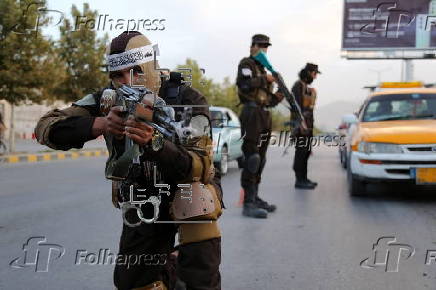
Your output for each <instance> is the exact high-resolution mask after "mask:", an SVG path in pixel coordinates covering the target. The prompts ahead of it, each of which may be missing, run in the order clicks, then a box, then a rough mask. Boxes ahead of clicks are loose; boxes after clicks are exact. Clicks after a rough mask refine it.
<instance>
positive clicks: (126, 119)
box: [35, 31, 222, 290]
mask: <svg viewBox="0 0 436 290" xmlns="http://www.w3.org/2000/svg"><path fill="white" fill-rule="evenodd" d="M107 53H108V55H107V64H108V69H109V78H110V81H111V82H110V84H109V86H108V87H107V88H104V89H102V90H100V91H98V92H96V93H94V94H89V95H87V96H85V97H83V98H82V99H80V100H78V101H76V102H74V103H73V105H72V106H71V107H69V108H66V109H64V110H58V109H55V110H52V111H50V112H48V113H47V114H45V115H44V116H43V117H42V118H41V119H40V120H39V122H38V124H37V127H36V129H35V133H36V136H37V139H38V142H39V143H41V144H44V145H47V146H49V147H50V148H53V149H56V150H59V149H60V150H69V149H71V148H82V147H83V145H84V143H85V142H87V141H89V140H92V139H95V138H97V137H98V136H100V135H104V137H105V141H106V146H107V148H108V151H109V159H108V160H107V162H106V172H105V173H106V177H107V178H109V179H112V181H113V184H112V202H113V203H114V206H115V207H117V208H120V207H121V208H122V210H123V213H122V214H123V221H124V224H123V230H122V234H121V238H120V245H119V254H118V255H117V257H121V258H117V260H116V265H115V270H114V284H115V286H116V287H117V289H118V290H131V289H134V290H147V289H155V290H157V289H159V290H165V289H174V287H175V284H176V285H177V289H194V290H195V289H201V290H204V289H210V290H219V289H221V280H220V272H219V265H220V261H221V233H220V230H219V228H218V224H217V219H218V217H219V216H220V214H221V200H222V198H221V197H222V195H221V188H220V182H219V175H217V174H215V175H214V170H213V165H212V160H213V156H212V152H211V150H212V149H211V147H212V146H211V144H212V140H211V133H210V121H209V110H208V107H207V102H206V99H205V98H204V96H202V95H201V94H200V93H199V92H198V91H197V90H195V89H192V88H190V87H187V86H185V85H183V84H182V83H181V81H180V76H177V75H174V74H172V75H171V77H170V79H169V80H168V81H165V82H164V83H163V84H162V86H161V85H160V82H161V80H160V74H159V71H158V70H157V68H158V67H157V63H155V60H156V59H155V50H154V48H153V46H152V45H151V43H150V41H149V40H148V39H147V38H146V37H145V36H144V35H142V34H141V33H139V32H136V31H129V32H123V33H122V34H120V35H119V36H117V37H116V38H114V39H113V40H112V42H111V44H110V45H109V47H108V50H107ZM132 84H133V85H136V86H138V85H139V86H141V88H140V89H135V87H133V86H132ZM158 92H159V96H160V98H159V97H157V96H156V95H157V93H158ZM147 96H148V97H151V98H148V99H147V98H146V97H147ZM158 101H159V102H158ZM119 104H121V106H119ZM167 105H173V106H174V108H176V109H175V111H176V112H174V111H172V110H173V108H172V107H168V106H167ZM181 106H191V108H193V109H192V112H190V114H189V115H190V116H189V118H188V119H186V118H185V119H184V120H182V116H181V114H178V113H183V112H180V111H179V112H177V111H178V110H182V109H183V108H180V107H181ZM192 106H194V107H192ZM126 108H127V110H126ZM169 111H170V112H169ZM168 112H169V113H168ZM167 113H168V114H167ZM191 114H192V118H191ZM182 115H183V114H182ZM185 116H186V115H185ZM187 120H188V121H187ZM189 120H190V121H189ZM173 129H176V130H173ZM176 133H177V134H176ZM188 133H189V134H188ZM168 136H171V137H174V138H167V137H168ZM181 188H183V189H181ZM146 203H149V205H150V204H152V205H153V206H148V207H147V206H146ZM150 217H152V218H150ZM109 228H111V227H109ZM177 230H178V231H179V247H178V257H177V268H176V269H177V270H176V272H177V279H176V281H174V280H175V279H170V275H169V274H168V273H169V272H168V271H167V268H166V266H165V264H166V263H167V261H168V260H169V259H168V258H169V256H170V253H171V252H173V251H174V242H175V234H176V232H177ZM141 257H142V258H141ZM147 257H148V258H147ZM126 258H128V262H127V261H126V260H127V259H126ZM133 258H134V260H133ZM131 260H132V261H134V263H133V264H130V262H131ZM167 287H168V288H167Z"/></svg>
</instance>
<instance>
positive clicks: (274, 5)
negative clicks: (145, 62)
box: [47, 0, 436, 106]
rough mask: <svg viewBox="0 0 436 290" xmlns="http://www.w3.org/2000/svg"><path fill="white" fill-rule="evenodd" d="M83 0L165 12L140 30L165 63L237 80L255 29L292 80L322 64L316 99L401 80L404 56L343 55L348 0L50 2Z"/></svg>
mask: <svg viewBox="0 0 436 290" xmlns="http://www.w3.org/2000/svg"><path fill="white" fill-rule="evenodd" d="M84 2H88V3H89V4H90V7H91V9H94V10H98V12H99V14H102V15H105V14H108V15H109V16H108V18H112V19H115V20H116V19H125V20H126V22H127V20H128V19H135V20H138V19H165V20H164V21H163V25H164V27H165V29H164V30H161V31H159V30H158V31H146V30H145V29H142V30H139V31H140V32H142V33H143V34H145V35H146V36H147V37H148V38H149V39H150V40H151V41H152V42H153V43H157V44H158V45H159V50H160V57H159V63H160V65H161V67H166V68H175V67H176V66H177V65H178V64H183V63H184V62H185V59H186V58H188V57H189V58H193V59H195V60H196V61H197V62H198V63H199V65H200V67H202V68H204V69H205V70H206V73H205V76H206V77H208V78H212V79H214V80H215V81H222V80H223V78H224V77H229V78H230V79H231V80H235V78H236V71H237V65H238V63H239V61H240V60H241V59H242V58H243V57H245V56H248V55H249V46H250V43H251V36H252V35H253V34H256V33H262V34H266V35H268V36H269V37H270V40H271V43H272V46H271V47H270V48H269V50H268V57H269V59H270V61H271V63H272V64H273V66H274V68H275V69H276V70H278V71H280V72H281V73H282V75H283V77H284V79H285V80H286V83H287V84H288V86H292V84H293V83H294V81H295V80H296V79H297V74H298V72H299V70H300V69H301V68H303V67H304V66H305V64H306V62H312V63H316V64H318V65H319V69H320V71H321V72H322V74H321V75H320V76H319V77H318V79H317V80H316V81H315V82H314V87H316V88H317V90H318V99H317V105H318V106H323V105H327V104H330V103H333V102H337V101H350V102H353V103H356V102H360V101H361V100H362V99H363V98H364V97H365V96H366V95H367V94H368V91H367V90H365V89H363V87H364V86H367V85H373V84H375V83H376V82H377V80H378V79H379V78H380V79H381V80H382V81H400V80H401V79H400V78H401V66H402V62H401V60H364V61H362V60H346V59H344V58H341V34H342V21H343V15H342V13H343V0H311V1H307V0H292V1H290V0H285V1H279V0H268V1H265V0H263V1H259V0H238V1H236V0H219V1H213V0H201V1H199V0H197V1H196V0H183V1H170V0H159V1H149V0H146V1H135V0H123V1H103V0H96V1H71V0H69V1H68V0H56V1H54V0H48V8H49V9H54V10H59V11H61V12H63V13H65V14H66V16H68V15H69V14H70V9H71V5H72V4H74V5H76V6H77V7H79V9H81V7H82V4H83V3H84ZM56 31H57V27H55V26H54V25H52V27H49V28H48V30H47V33H49V34H51V35H53V37H56V35H57V32H56ZM121 32H122V30H111V31H110V30H108V29H107V28H106V30H105V31H99V34H100V35H103V33H108V35H109V37H111V38H112V37H115V36H117V35H118V34H120V33H121ZM435 75H436V62H435V61H433V60H425V61H423V60H417V61H414V79H416V80H419V81H424V82H426V83H433V82H436V80H435V78H434V76H435Z"/></svg>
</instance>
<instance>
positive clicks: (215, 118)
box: [210, 110, 224, 128]
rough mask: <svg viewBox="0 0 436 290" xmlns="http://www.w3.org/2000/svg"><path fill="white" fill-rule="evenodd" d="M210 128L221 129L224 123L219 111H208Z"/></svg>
mask: <svg viewBox="0 0 436 290" xmlns="http://www.w3.org/2000/svg"><path fill="white" fill-rule="evenodd" d="M210 116H211V120H210V121H211V124H212V128H221V127H222V124H223V122H224V115H223V113H222V112H221V111H212V110H211V111H210Z"/></svg>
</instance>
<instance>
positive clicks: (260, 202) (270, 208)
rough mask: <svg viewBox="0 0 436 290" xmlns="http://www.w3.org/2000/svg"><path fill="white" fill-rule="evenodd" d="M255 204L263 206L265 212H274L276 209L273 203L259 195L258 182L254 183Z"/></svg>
mask: <svg viewBox="0 0 436 290" xmlns="http://www.w3.org/2000/svg"><path fill="white" fill-rule="evenodd" d="M255 188H256V204H257V206H258V207H260V208H263V209H264V210H266V211H267V212H274V211H275V210H276V209H277V206H276V205H275V204H269V203H268V202H266V201H264V200H263V199H261V198H260V197H259V184H256V186H255Z"/></svg>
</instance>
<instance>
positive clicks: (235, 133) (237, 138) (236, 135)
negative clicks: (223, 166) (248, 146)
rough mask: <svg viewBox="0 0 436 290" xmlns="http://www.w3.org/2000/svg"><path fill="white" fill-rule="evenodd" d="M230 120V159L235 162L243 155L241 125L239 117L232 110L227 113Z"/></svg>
mask: <svg viewBox="0 0 436 290" xmlns="http://www.w3.org/2000/svg"><path fill="white" fill-rule="evenodd" d="M227 118H228V120H229V121H228V130H229V137H228V140H229V147H230V152H229V155H230V158H231V159H232V160H235V159H236V158H238V157H240V156H241V155H242V151H241V146H242V139H241V124H240V122H239V118H238V116H237V115H236V114H235V113H234V112H233V111H231V110H228V111H227Z"/></svg>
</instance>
